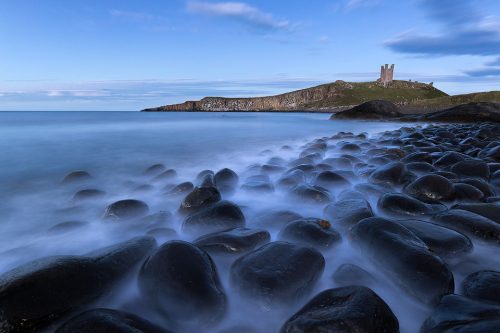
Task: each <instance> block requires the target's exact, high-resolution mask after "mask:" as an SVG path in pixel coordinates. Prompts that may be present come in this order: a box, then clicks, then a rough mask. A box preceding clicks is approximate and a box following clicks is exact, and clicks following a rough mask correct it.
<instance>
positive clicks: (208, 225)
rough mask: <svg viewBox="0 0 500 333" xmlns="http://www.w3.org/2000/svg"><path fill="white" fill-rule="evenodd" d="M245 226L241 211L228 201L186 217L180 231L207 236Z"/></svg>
mask: <svg viewBox="0 0 500 333" xmlns="http://www.w3.org/2000/svg"><path fill="white" fill-rule="evenodd" d="M244 226H245V216H243V213H242V212H241V209H240V208H239V207H238V206H237V205H236V204H234V203H232V202H229V201H221V202H218V203H216V204H214V205H212V206H209V207H207V208H205V209H203V210H201V211H200V212H198V213H195V214H193V215H190V216H188V217H187V218H186V219H185V220H184V223H183V224H182V230H183V231H184V232H187V233H191V234H203V233H205V234H207V233H211V232H217V231H224V230H228V229H234V228H242V227H244Z"/></svg>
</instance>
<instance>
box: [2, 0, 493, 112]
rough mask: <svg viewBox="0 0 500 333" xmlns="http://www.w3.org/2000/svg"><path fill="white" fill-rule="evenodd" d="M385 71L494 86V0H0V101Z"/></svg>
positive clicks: (185, 96) (468, 88) (277, 84)
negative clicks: (392, 69)
mask: <svg viewBox="0 0 500 333" xmlns="http://www.w3.org/2000/svg"><path fill="white" fill-rule="evenodd" d="M385 63H389V64H392V63H394V64H395V65H396V70H395V78H396V79H402V80H407V79H412V80H418V81H421V82H434V85H435V86H436V87H437V88H439V89H442V90H443V91H445V92H447V93H449V94H459V93H468V92H477V91H489V90H500V1H499V0H404V1H401V0H245V1H221V0H70V1H68V0H43V1H40V0H14V1H13V0H0V110H12V111H16V110H54V111H59V110H68V111H72V110H75V111H83V110H88V111H99V110H103V111H108V110H109V111H112V110H116V111H118V110H123V111H128V110H140V109H142V108H146V107H153V106H159V105H165V104H171V103H178V102H183V101H185V100H197V99H200V98H202V97H204V96H227V97H236V96H241V97H250V96H263V95H270V94H278V93H283V92H286V91H290V90H295V89H300V88H306V87H310V86H313V85H316V84H321V83H326V82H332V81H335V80H345V81H369V80H370V81H371V80H375V79H377V78H378V75H379V73H380V65H382V64H385Z"/></svg>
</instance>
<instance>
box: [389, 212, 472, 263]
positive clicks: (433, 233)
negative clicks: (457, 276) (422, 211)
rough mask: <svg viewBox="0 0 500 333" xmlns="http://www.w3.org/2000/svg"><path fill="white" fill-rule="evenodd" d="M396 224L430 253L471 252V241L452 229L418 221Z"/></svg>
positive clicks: (404, 221)
mask: <svg viewBox="0 0 500 333" xmlns="http://www.w3.org/2000/svg"><path fill="white" fill-rule="evenodd" d="M397 222H398V223H399V224H402V225H403V226H404V227H406V228H407V229H409V230H410V231H411V232H413V233H414V234H415V235H416V236H417V237H418V238H420V239H421V240H422V241H423V242H424V243H425V244H426V245H427V247H428V248H429V249H430V250H431V251H432V252H434V253H437V254H438V255H441V256H443V255H455V254H463V253H467V252H470V251H472V242H471V240H470V239H469V238H468V237H467V236H465V235H464V234H462V233H460V232H458V231H455V230H453V229H449V228H446V227H443V226H440V225H438V224H434V223H430V222H425V221H419V220H402V221H397Z"/></svg>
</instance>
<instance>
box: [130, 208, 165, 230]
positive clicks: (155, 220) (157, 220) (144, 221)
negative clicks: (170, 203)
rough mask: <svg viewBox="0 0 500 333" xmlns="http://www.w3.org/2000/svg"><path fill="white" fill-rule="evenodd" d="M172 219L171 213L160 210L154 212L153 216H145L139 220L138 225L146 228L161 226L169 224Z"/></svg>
mask: <svg viewBox="0 0 500 333" xmlns="http://www.w3.org/2000/svg"><path fill="white" fill-rule="evenodd" d="M172 219H173V215H172V213H171V212H169V211H166V210H161V211H159V212H156V213H154V214H150V215H147V216H144V217H143V218H141V219H140V220H139V223H138V224H141V225H144V226H147V227H153V226H163V225H165V224H167V223H170V222H171V221H172Z"/></svg>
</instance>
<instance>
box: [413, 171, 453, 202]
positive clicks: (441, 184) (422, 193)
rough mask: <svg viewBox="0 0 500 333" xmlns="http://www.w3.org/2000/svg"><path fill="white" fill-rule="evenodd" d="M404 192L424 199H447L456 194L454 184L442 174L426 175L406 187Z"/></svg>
mask: <svg viewBox="0 0 500 333" xmlns="http://www.w3.org/2000/svg"><path fill="white" fill-rule="evenodd" d="M404 192H405V193H406V194H408V195H411V196H412V197H415V198H417V199H419V200H422V201H447V200H452V199H453V197H454V195H455V190H454V187H453V184H452V183H451V182H450V181H449V180H448V179H446V178H445V177H443V176H440V175H425V176H422V177H419V178H418V179H416V180H414V181H413V182H411V183H410V184H408V185H407V186H406V187H405V188H404Z"/></svg>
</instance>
